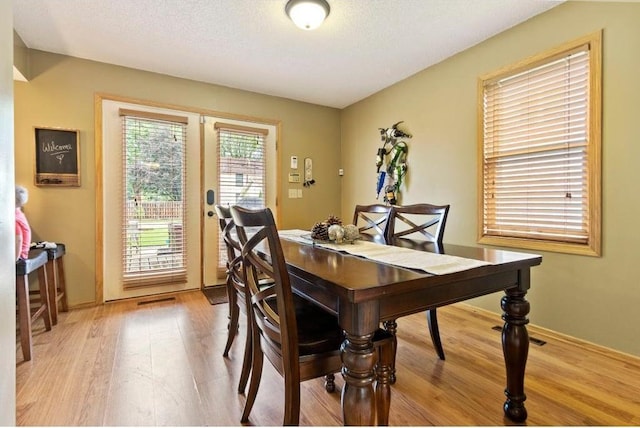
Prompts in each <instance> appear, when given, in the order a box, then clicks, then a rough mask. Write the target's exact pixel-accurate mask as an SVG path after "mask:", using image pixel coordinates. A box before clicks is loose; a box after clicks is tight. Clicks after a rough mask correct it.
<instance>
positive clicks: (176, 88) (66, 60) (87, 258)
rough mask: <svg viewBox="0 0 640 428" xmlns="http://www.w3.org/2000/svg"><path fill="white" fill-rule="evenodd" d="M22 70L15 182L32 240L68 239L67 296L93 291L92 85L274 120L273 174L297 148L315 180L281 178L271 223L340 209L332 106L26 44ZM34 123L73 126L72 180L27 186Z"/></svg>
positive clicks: (90, 298)
mask: <svg viewBox="0 0 640 428" xmlns="http://www.w3.org/2000/svg"><path fill="white" fill-rule="evenodd" d="M29 72H30V76H31V80H30V81H29V82H26V83H25V82H16V83H15V85H14V89H15V146H16V155H15V168H16V182H18V183H21V184H24V185H26V186H27V187H28V188H29V191H30V201H29V203H28V204H27V205H26V207H25V212H26V215H27V216H28V218H29V221H30V224H31V227H32V229H33V232H34V240H47V241H57V242H64V243H65V244H66V246H67V256H66V257H65V268H66V270H67V284H68V286H67V287H68V294H69V304H70V305H72V306H75V305H81V304H86V303H93V302H94V300H95V269H96V263H95V254H96V249H95V246H96V233H95V219H96V211H95V195H96V191H95V184H96V177H95V164H94V155H95V151H94V94H95V93H105V94H113V95H118V96H122V97H129V98H135V99H140V100H147V101H153V102H158V103H167V104H171V105H178V106H185V107H189V108H197V109H206V110H210V111H218V112H223V113H231V114H240V115H244V116H254V117H260V118H265V119H271V120H277V121H280V122H281V130H282V133H281V142H280V145H279V154H278V156H279V158H280V160H281V165H282V168H281V169H282V171H281V172H282V177H286V175H287V173H288V172H289V171H290V169H289V158H290V156H292V155H296V156H298V158H299V159H301V160H302V159H304V158H305V157H311V158H313V161H314V178H315V180H316V184H315V185H314V186H313V187H311V188H308V189H307V188H303V187H302V184H296V185H289V184H288V183H286V182H284V181H281V183H280V185H279V201H280V214H281V216H280V227H283V228H310V227H311V226H312V225H313V223H314V222H315V220H316V219H320V218H323V217H326V216H328V215H329V214H332V213H337V212H339V211H340V197H339V190H340V182H339V177H338V175H337V170H338V168H339V159H340V112H339V110H336V109H332V108H327V107H320V106H316V105H312V104H307V103H301V102H295V101H291V100H286V99H282V98H277V97H270V96H266V95H259V94H255V93H251V92H246V91H240V90H236V89H230V88H226V87H221V86H216V85H209V84H204V83H199V82H195V81H190V80H185V79H178V78H172V77H168V76H163V75H159V74H155V73H148V72H143V71H139V70H133V69H128V68H124V67H118V66H113V65H107V64H103V63H98V62H92V61H86V60H81V59H77V58H70V57H65V56H60V55H55V54H51V53H45V52H40V51H30V52H29ZM34 126H45V127H62V128H71V129H79V130H80V144H81V152H80V153H81V154H80V155H81V180H82V186H81V187H79V188H52V187H48V188H41V187H35V186H34V184H33V183H34V177H33V176H34V131H33V127H34ZM105 167H107V168H108V166H105ZM298 171H299V172H301V170H300V169H299V170H298ZM294 187H295V188H300V189H303V198H302V199H288V192H287V189H288V188H294Z"/></svg>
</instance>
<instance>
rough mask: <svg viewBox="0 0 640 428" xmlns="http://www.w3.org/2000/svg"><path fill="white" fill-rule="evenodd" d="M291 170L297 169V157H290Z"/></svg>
mask: <svg viewBox="0 0 640 428" xmlns="http://www.w3.org/2000/svg"><path fill="white" fill-rule="evenodd" d="M291 169H298V156H291Z"/></svg>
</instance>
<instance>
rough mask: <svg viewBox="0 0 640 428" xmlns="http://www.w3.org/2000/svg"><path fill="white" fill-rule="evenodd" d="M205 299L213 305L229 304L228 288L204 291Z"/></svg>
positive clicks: (210, 288) (212, 288)
mask: <svg viewBox="0 0 640 428" xmlns="http://www.w3.org/2000/svg"><path fill="white" fill-rule="evenodd" d="M202 292H203V293H204V295H205V297H206V298H207V300H208V301H209V303H211V304H212V305H217V304H220V303H227V302H228V301H229V300H228V299H227V287H225V286H222V287H209V288H205V289H203V290H202Z"/></svg>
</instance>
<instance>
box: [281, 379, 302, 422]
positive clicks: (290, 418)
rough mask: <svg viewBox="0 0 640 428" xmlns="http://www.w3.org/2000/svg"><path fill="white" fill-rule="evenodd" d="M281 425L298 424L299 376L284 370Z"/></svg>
mask: <svg viewBox="0 0 640 428" xmlns="http://www.w3.org/2000/svg"><path fill="white" fill-rule="evenodd" d="M283 425H285V426H287V425H300V376H299V373H293V372H285V376H284V422H283Z"/></svg>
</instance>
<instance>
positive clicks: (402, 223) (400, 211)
mask: <svg viewBox="0 0 640 428" xmlns="http://www.w3.org/2000/svg"><path fill="white" fill-rule="evenodd" d="M448 213H449V205H431V204H415V205H405V206H393V207H391V210H390V212H389V221H388V225H387V231H386V240H387V243H388V244H390V245H397V244H398V241H399V240H401V239H412V240H418V241H420V240H422V241H427V242H435V243H438V244H441V243H442V238H443V236H444V229H445V225H446V222H447V215H448Z"/></svg>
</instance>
